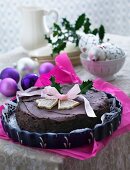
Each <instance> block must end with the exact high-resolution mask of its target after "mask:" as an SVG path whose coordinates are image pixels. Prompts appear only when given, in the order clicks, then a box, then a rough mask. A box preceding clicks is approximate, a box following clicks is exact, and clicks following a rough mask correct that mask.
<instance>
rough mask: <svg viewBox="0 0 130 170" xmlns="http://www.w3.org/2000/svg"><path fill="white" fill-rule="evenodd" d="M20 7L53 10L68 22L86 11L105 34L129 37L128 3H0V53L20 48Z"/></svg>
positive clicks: (54, 0) (74, 0)
mask: <svg viewBox="0 0 130 170" xmlns="http://www.w3.org/2000/svg"><path fill="white" fill-rule="evenodd" d="M22 5H27V6H40V7H43V8H44V9H46V10H50V9H56V10H57V11H58V13H59V16H60V18H62V17H67V19H69V20H71V21H75V19H76V18H77V17H78V16H79V15H80V14H82V13H84V12H85V13H86V14H87V16H88V17H89V18H90V21H91V23H92V25H93V26H94V27H96V26H99V25H100V24H103V25H104V27H105V29H106V32H107V33H113V34H120V35H125V36H127V35H130V0H114V1H113V0H64V1H63V0H11V1H10V0H0V53H4V52H7V51H9V50H11V49H14V48H15V47H17V46H20V31H21V25H22V16H21V12H20V9H19V7H20V6H22ZM60 18H59V20H60ZM51 19H52V20H53V17H51V18H49V23H51Z"/></svg>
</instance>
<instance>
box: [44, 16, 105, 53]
mask: <svg viewBox="0 0 130 170" xmlns="http://www.w3.org/2000/svg"><path fill="white" fill-rule="evenodd" d="M78 30H82V31H83V32H84V33H86V34H94V35H97V34H98V36H99V42H100V43H101V42H102V41H103V38H104V35H105V29H104V26H103V25H101V26H100V27H99V28H94V29H91V22H90V20H89V18H87V17H86V14H85V13H83V14H81V15H80V16H79V17H78V18H77V20H76V21H75V23H74V24H72V23H70V21H68V20H67V19H66V18H62V21H61V23H60V24H56V23H54V25H53V28H52V31H53V38H50V37H48V36H47V35H46V36H45V38H46V39H47V40H48V42H49V43H51V44H52V56H55V55H56V54H58V53H60V51H62V50H64V49H65V47H66V44H67V42H68V41H69V42H72V43H75V46H78V44H79V36H78V35H77V33H76V32H77V31H78Z"/></svg>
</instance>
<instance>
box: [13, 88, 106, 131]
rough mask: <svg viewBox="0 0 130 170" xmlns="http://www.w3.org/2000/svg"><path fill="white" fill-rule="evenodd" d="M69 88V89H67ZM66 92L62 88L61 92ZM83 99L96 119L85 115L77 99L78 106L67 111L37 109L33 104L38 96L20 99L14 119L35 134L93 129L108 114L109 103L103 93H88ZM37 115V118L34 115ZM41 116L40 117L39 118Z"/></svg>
mask: <svg viewBox="0 0 130 170" xmlns="http://www.w3.org/2000/svg"><path fill="white" fill-rule="evenodd" d="M69 88H70V87H69ZM67 91H68V86H64V88H63V92H64V93H66V92H67ZM85 97H86V98H87V99H88V100H89V102H90V105H91V106H92V108H93V110H94V112H95V114H96V116H97V117H96V118H90V117H88V116H87V114H86V113H85V109H84V103H83V101H81V100H79V99H77V100H78V101H79V102H80V105H78V106H76V107H75V108H73V109H69V110H58V109H57V106H55V107H54V108H52V109H51V110H47V109H39V108H38V107H37V104H36V102H35V100H36V99H38V98H40V97H39V96H33V97H24V98H20V102H19V105H18V108H17V111H16V119H17V122H18V125H19V126H20V128H21V129H24V130H28V131H36V132H70V131H72V130H75V129H80V128H87V127H88V128H93V127H94V126H95V125H96V124H98V123H101V120H100V117H101V116H102V114H104V113H105V112H109V101H108V98H107V96H106V94H105V93H104V92H99V91H95V90H91V91H88V92H87V93H86V95H85ZM34 113H35V114H37V117H36V116H35V115H34ZM41 115H42V117H41Z"/></svg>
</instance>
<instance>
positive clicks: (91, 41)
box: [79, 34, 99, 54]
mask: <svg viewBox="0 0 130 170" xmlns="http://www.w3.org/2000/svg"><path fill="white" fill-rule="evenodd" d="M98 44H99V39H98V38H97V37H96V36H95V35H93V34H82V35H81V38H80V40H79V48H80V51H81V52H82V53H86V54H87V53H88V51H89V50H90V48H92V47H94V46H97V45H98Z"/></svg>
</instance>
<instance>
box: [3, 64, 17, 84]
mask: <svg viewBox="0 0 130 170" xmlns="http://www.w3.org/2000/svg"><path fill="white" fill-rule="evenodd" d="M0 78H1V79H5V78H12V79H14V80H15V81H16V82H17V83H18V82H19V79H20V76H19V73H18V71H17V70H16V69H15V68H12V67H7V68H5V69H3V70H2V71H1V74H0Z"/></svg>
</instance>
